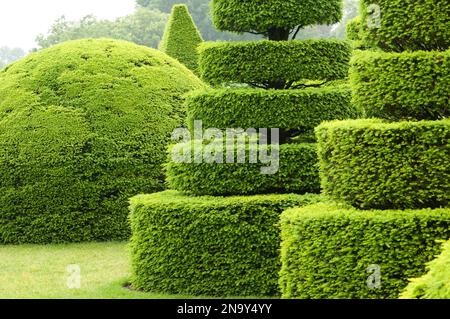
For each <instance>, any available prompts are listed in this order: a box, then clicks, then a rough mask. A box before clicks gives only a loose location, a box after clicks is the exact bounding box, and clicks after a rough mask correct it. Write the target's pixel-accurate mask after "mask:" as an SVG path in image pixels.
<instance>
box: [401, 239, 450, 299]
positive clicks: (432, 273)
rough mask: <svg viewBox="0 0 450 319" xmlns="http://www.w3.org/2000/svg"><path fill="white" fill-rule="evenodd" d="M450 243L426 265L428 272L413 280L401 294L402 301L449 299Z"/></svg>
mask: <svg viewBox="0 0 450 319" xmlns="http://www.w3.org/2000/svg"><path fill="white" fill-rule="evenodd" d="M449 265H450V241H448V242H447V243H446V244H445V245H444V250H443V252H442V254H441V255H440V256H439V257H437V258H436V259H435V260H433V261H432V262H430V263H429V264H428V267H427V269H428V270H429V272H428V273H427V274H426V275H425V276H423V277H421V278H419V279H414V280H413V281H412V282H411V283H410V284H409V285H408V287H407V288H406V290H405V291H404V292H403V293H402V295H401V297H402V298H404V299H450V267H449Z"/></svg>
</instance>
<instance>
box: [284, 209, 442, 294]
mask: <svg viewBox="0 0 450 319" xmlns="http://www.w3.org/2000/svg"><path fill="white" fill-rule="evenodd" d="M449 236H450V208H445V209H435V210H433V209H423V210H406V211H402V210H381V211H378V210H374V211H358V210H356V209H354V208H349V207H347V206H343V205H336V204H325V203H322V204H320V203H319V204H315V205H311V206H305V207H303V208H293V209H290V210H288V211H286V212H284V213H283V214H282V215H281V239H282V244H281V262H282V268H281V272H280V286H281V291H282V294H283V297H285V298H304V299H324V298H326V299H357V298H358V299H359V298H361V299H367V298H374V299H392V298H398V296H399V294H400V292H401V291H402V290H403V289H404V288H405V287H406V285H407V284H408V279H409V278H412V277H417V276H421V275H422V274H424V273H425V265H426V263H428V262H429V261H431V260H432V259H433V258H434V257H435V256H436V254H438V253H439V251H440V244H439V243H438V242H437V240H447V239H448V238H449ZM378 270H379V273H378V274H377V271H378ZM378 275H379V276H378ZM377 277H378V278H377ZM378 279H379V280H378Z"/></svg>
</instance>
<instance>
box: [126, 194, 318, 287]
mask: <svg viewBox="0 0 450 319" xmlns="http://www.w3.org/2000/svg"><path fill="white" fill-rule="evenodd" d="M319 200H320V196H319V195H266V196H264V195H262V196H261V195H260V196H239V197H188V196H183V195H182V194H180V193H177V192H174V191H167V192H163V193H158V194H152V195H141V196H137V197H134V198H132V199H131V214H130V220H131V227H132V232H133V236H132V240H131V253H132V284H133V287H134V288H136V289H142V290H144V291H152V292H155V291H157V292H165V293H183V294H190V295H210V296H236V295H239V296H275V295H277V294H278V289H277V280H278V271H279V269H280V260H279V246H280V238H279V237H280V235H279V229H278V227H277V222H278V220H279V216H280V214H281V212H282V211H283V210H285V209H287V208H291V207H294V206H302V205H307V204H310V203H315V202H318V201H319Z"/></svg>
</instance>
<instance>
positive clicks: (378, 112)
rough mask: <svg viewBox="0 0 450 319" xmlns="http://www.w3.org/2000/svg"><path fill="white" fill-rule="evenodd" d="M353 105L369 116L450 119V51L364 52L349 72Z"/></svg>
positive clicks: (353, 62)
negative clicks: (449, 100)
mask: <svg viewBox="0 0 450 319" xmlns="http://www.w3.org/2000/svg"><path fill="white" fill-rule="evenodd" d="M350 80H351V83H352V88H353V91H354V103H355V104H356V105H357V106H358V107H360V108H362V109H365V110H366V113H367V116H368V117H379V118H387V119H392V120H400V119H428V120H437V119H441V118H444V117H449V116H450V104H449V102H448V86H449V83H450V51H446V52H423V51H419V52H404V53H401V54H400V53H383V52H361V53H359V54H355V57H354V58H353V60H352V67H351V70H350Z"/></svg>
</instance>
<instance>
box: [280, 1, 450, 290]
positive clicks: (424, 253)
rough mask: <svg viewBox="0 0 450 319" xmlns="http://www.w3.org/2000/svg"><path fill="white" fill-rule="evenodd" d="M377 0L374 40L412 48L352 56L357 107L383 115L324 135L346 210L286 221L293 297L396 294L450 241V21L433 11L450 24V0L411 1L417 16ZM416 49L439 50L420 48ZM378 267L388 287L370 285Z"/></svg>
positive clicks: (284, 280) (326, 175)
mask: <svg viewBox="0 0 450 319" xmlns="http://www.w3.org/2000/svg"><path fill="white" fill-rule="evenodd" d="M370 2H373V1H370ZM363 3H364V4H367V3H369V1H366V0H364V1H363ZM375 3H378V4H379V6H380V7H379V8H378V9H380V10H381V20H380V21H379V22H380V24H379V25H378V26H375V27H376V29H373V30H372V29H370V30H365V32H369V34H370V36H371V37H372V39H373V40H374V43H377V44H378V45H380V46H381V48H383V49H385V50H391V51H403V50H408V52H373V51H366V52H360V53H358V54H356V56H355V57H354V59H353V62H352V68H351V72H350V78H351V84H352V88H353V96H354V98H353V101H354V103H355V105H356V106H357V107H360V108H362V109H364V110H365V113H366V114H367V115H368V116H369V117H376V118H378V119H367V120H349V121H334V122H329V123H324V124H322V125H320V126H319V127H318V128H317V129H316V133H317V137H318V139H319V146H318V150H319V157H320V168H321V179H322V188H323V191H324V193H325V194H326V195H327V196H328V197H330V198H332V199H334V200H335V201H337V202H340V203H342V204H340V205H334V204H330V205H319V206H311V207H305V208H302V209H296V210H291V211H289V212H286V213H285V214H284V215H283V218H282V219H283V222H282V228H283V244H282V258H283V267H282V273H281V285H282V290H283V294H284V296H286V297H313V298H333V297H337V298H394V297H398V295H399V293H400V292H401V291H402V289H403V288H404V287H405V286H406V285H407V283H408V279H409V278H412V277H417V276H420V275H422V274H423V273H424V271H425V264H426V263H427V262H429V261H430V260H431V259H432V258H433V257H434V256H435V255H436V254H437V252H438V251H439V248H440V246H439V244H438V243H437V242H436V240H447V239H448V238H449V236H450V207H449V206H450V119H448V117H449V116H450V106H449V102H448V83H449V82H450V71H449V70H450V59H449V52H448V51H439V50H440V49H447V48H448V41H449V39H448V28H447V27H446V25H448V23H447V24H445V23H436V21H434V20H431V21H428V17H426V16H425V15H423V13H424V12H432V13H433V16H436V15H438V16H440V17H441V18H443V19H447V21H448V15H447V16H446V18H444V17H443V16H442V15H441V13H439V12H440V11H442V9H443V8H447V11H448V8H449V3H448V1H447V0H437V1H410V2H408V4H411V10H413V13H411V12H410V11H409V10H408V7H409V6H407V7H404V5H405V2H404V1H392V0H389V1H382V0H380V1H375ZM413 4H414V5H413ZM372 8H373V7H372ZM436 12H438V13H436ZM421 13H422V14H421ZM366 16H367V15H366V14H363V17H366ZM414 17H419V19H420V24H417V25H414V22H413V21H410V19H414ZM423 19H425V20H423ZM416 22H417V21H416ZM427 22H428V23H427ZM437 22H440V20H439V21H437ZM416 26H417V27H416ZM418 48H423V49H427V50H432V51H430V52H427V51H417V52H411V50H415V49H418ZM352 206H353V207H352ZM374 209H376V210H374ZM319 230H320V231H319ZM312 234H317V235H312ZM331 237H332V238H333V239H330V238H331ZM331 250H333V252H331ZM327 251H329V253H327ZM325 263H327V264H328V265H329V266H328V267H325V266H324V265H325ZM320 265H322V266H320ZM371 265H377V266H379V270H380V272H381V273H380V274H379V275H380V280H381V281H380V286H379V287H375V288H374V287H372V288H369V286H370V285H367V283H366V281H365V278H367V277H368V276H369V275H370V273H367V272H366V270H367V269H368V268H369V269H374V268H373V267H372V268H371ZM312 283H314V285H312Z"/></svg>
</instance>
